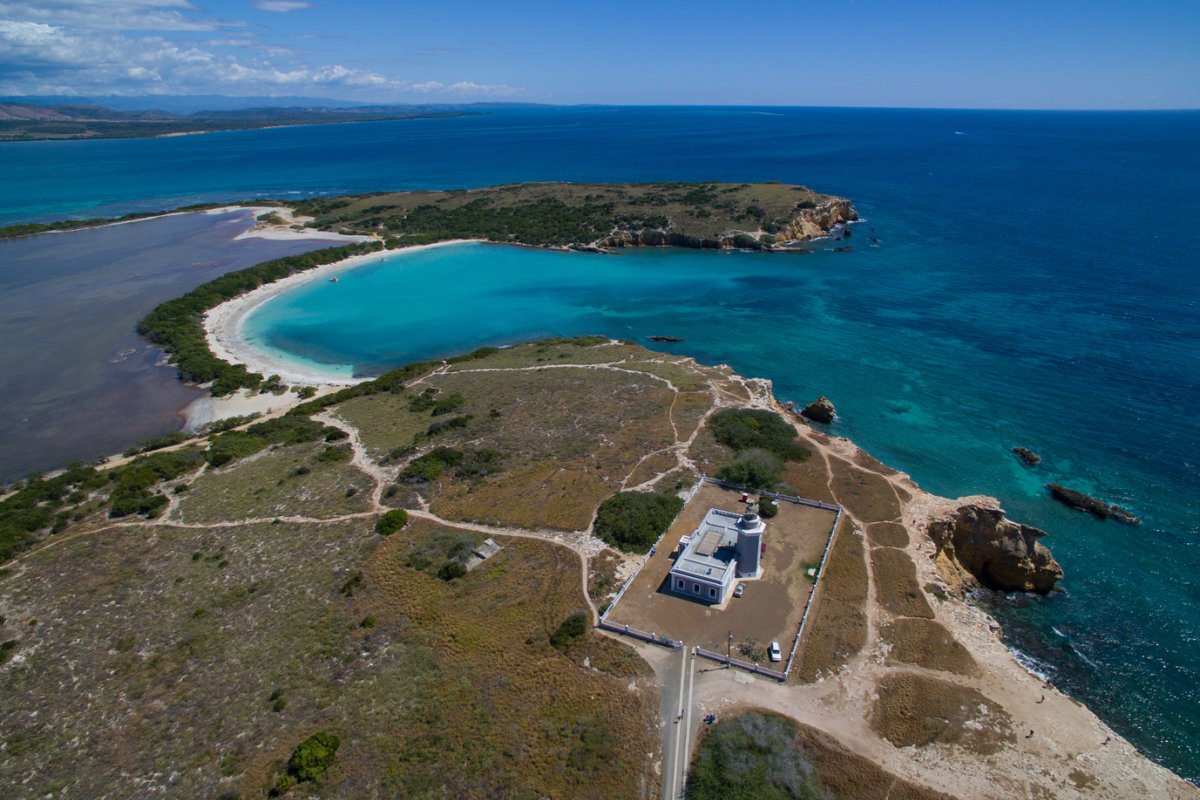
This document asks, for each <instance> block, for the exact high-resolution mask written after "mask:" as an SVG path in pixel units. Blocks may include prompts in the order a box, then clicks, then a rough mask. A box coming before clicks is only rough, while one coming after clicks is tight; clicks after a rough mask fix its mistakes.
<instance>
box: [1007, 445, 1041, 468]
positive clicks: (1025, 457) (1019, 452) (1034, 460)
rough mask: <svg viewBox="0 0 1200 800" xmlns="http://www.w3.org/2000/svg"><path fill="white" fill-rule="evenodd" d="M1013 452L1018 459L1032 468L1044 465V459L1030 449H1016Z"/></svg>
mask: <svg viewBox="0 0 1200 800" xmlns="http://www.w3.org/2000/svg"><path fill="white" fill-rule="evenodd" d="M1012 451H1013V453H1015V454H1016V456H1017V458H1019V459H1021V460H1022V461H1024V462H1025V463H1026V464H1028V465H1029V466H1031V467H1036V466H1037V465H1038V464H1040V463H1042V457H1041V456H1039V455H1038V454H1037V453H1035V452H1033V451H1032V450H1030V449H1029V448H1028V447H1014V448H1013V449H1012Z"/></svg>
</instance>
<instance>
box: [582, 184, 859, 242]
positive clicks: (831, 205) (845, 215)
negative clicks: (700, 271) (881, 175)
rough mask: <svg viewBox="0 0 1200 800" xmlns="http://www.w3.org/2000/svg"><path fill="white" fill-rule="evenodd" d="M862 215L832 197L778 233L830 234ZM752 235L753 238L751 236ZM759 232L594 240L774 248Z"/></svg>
mask: <svg viewBox="0 0 1200 800" xmlns="http://www.w3.org/2000/svg"><path fill="white" fill-rule="evenodd" d="M856 219H858V212H856V211H855V210H854V207H853V206H851V205H850V201H849V200H847V199H845V198H844V197H831V198H829V199H828V200H825V201H823V202H822V203H820V204H819V205H817V207H816V208H802V209H800V210H798V211H797V212H796V216H795V217H794V218H793V219H792V221H791V222H789V223H788V224H787V225H786V226H785V227H784V228H783V229H782V230H781V231H779V233H777V234H776V236H775V241H777V242H788V241H808V240H809V239H815V238H817V237H819V236H825V235H827V234H828V233H829V232H830V231H831V230H833V227H834V226H835V225H837V224H838V223H839V222H851V221H853V220H856ZM747 236H749V240H747ZM757 237H758V232H756V231H739V230H729V231H723V232H721V233H714V234H711V235H706V236H694V235H691V234H687V233H681V232H680V231H677V230H671V229H667V230H662V229H659V228H643V229H641V230H636V231H628V230H625V231H616V232H614V233H612V234H610V235H609V236H606V237H604V238H603V239H599V240H597V241H595V242H593V243H592V245H591V246H594V247H667V246H669V247H692V248H700V249H705V250H719V249H721V248H724V247H759V248H760V249H764V250H770V249H771V246H770V245H759V244H758V243H757Z"/></svg>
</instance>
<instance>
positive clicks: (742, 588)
mask: <svg viewBox="0 0 1200 800" xmlns="http://www.w3.org/2000/svg"><path fill="white" fill-rule="evenodd" d="M745 592H746V584H744V583H739V584H738V585H737V588H736V589H734V590H733V596H734V597H741V596H742V595H743V594H745Z"/></svg>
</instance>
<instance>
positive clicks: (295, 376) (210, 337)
mask: <svg viewBox="0 0 1200 800" xmlns="http://www.w3.org/2000/svg"><path fill="white" fill-rule="evenodd" d="M285 233H291V234H295V235H296V236H297V237H298V238H308V237H306V236H304V234H303V233H302V232H300V231H278V232H277V233H274V234H272V235H276V236H282V235H284V234H285ZM334 235H335V236H339V237H340V239H341V240H343V241H344V240H345V238H347V237H341V236H340V234H334ZM468 241H472V240H470V239H453V240H450V241H445V242H436V243H434V244H426V245H418V246H415V247H406V248H404V249H402V250H381V251H379V252H376V253H368V254H366V255H361V256H352V257H350V258H347V259H344V260H342V261H336V262H334V263H332V264H325V265H323V266H320V267H316V268H314V269H310V270H306V271H304V272H298V273H296V274H294V275H289V276H288V277H286V278H283V279H281V280H278V281H275V282H274V283H269V284H266V285H265V286H260V287H258V288H257V289H255V290H254V291H251V292H247V293H246V294H244V295H241V296H239V297H235V298H234V299H232V300H229V301H228V302H225V303H222V304H221V305H219V306H217V307H216V308H213V309H212V310H210V311H209V312H208V313H207V314H205V315H204V332H205V337H206V339H207V341H208V346H209V349H210V350H212V352H213V354H214V355H215V356H217V358H221V359H224V360H225V361H228V362H230V363H231V364H244V365H245V366H246V368H247V369H249V370H250V371H251V372H259V373H262V374H263V375H278V376H279V377H280V378H281V379H282V380H283V382H284V383H290V384H298V385H302V386H348V385H351V384H355V383H361V382H362V381H363V380H366V379H365V378H354V377H351V376H348V375H346V374H340V373H339V372H338V371H337V368H336V367H331V368H329V369H328V370H322V369H320V367H319V366H318V365H312V366H311V367H310V366H308V365H304V364H301V363H297V362H295V361H292V360H289V359H287V358H285V357H283V356H280V355H276V354H273V353H269V352H265V351H263V350H261V349H258V348H256V347H254V346H253V345H252V344H251V343H250V342H248V341H246V338H245V336H244V334H243V327H244V323H245V320H246V318H247V317H248V316H249V315H250V314H251V313H252V312H254V310H255V309H257V308H258V307H259V306H261V305H263V304H264V303H266V302H269V301H270V300H272V299H273V298H275V297H278V296H279V295H280V294H282V293H284V292H287V291H290V290H291V289H295V288H296V287H298V286H303V285H305V284H307V283H310V282H312V281H320V280H329V278H331V277H333V276H334V275H337V274H339V273H342V272H345V271H346V270H350V269H354V268H355V267H359V266H362V265H363V264H367V263H370V262H372V261H378V260H380V259H384V258H389V257H392V256H397V255H403V254H406V253H415V252H418V251H420V250H428V249H431V248H434V247H446V246H449V245H454V244H463V243H464V242H468Z"/></svg>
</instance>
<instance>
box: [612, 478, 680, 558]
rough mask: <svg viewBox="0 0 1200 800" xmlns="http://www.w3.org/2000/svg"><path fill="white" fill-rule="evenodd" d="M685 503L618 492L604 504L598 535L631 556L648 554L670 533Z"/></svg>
mask: <svg viewBox="0 0 1200 800" xmlns="http://www.w3.org/2000/svg"><path fill="white" fill-rule="evenodd" d="M682 508H683V500H681V499H680V498H678V497H676V496H675V495H671V494H658V493H656V492H618V493H617V494H614V495H613V496H612V497H610V498H608V499H607V500H605V501H604V502H603V503H601V504H600V508H599V509H598V510H597V511H596V523H595V525H594V526H593V528H594V530H595V532H596V535H597V536H599V537H600V538H601V539H603V540H604V541H606V542H608V543H609V544H611V545H613V546H615V547H618V548H620V549H621V550H625V551H626V552H631V553H644V552H646V551H647V550H649V549H650V546H651V545H653V544H654V543H655V542H656V541H658V537H660V536H662V535H663V533H664V532H666V530H667V528H668V527H669V526H670V525H671V522H672V520H674V519H675V516H676V515H677V514H678V513H679V512H680V510H681V509H682Z"/></svg>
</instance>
